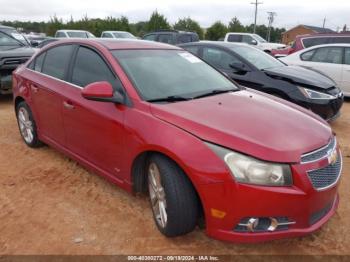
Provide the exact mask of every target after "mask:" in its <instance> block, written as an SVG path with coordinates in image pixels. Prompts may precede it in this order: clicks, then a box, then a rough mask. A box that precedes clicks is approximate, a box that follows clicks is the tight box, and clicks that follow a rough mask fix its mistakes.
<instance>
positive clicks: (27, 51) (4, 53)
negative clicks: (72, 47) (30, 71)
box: [0, 46, 35, 58]
mask: <svg viewBox="0 0 350 262" xmlns="http://www.w3.org/2000/svg"><path fill="white" fill-rule="evenodd" d="M34 53H35V50H34V49H33V48H31V47H29V46H20V47H15V46H0V58H1V57H19V56H28V57H30V56H32V55H33V54H34Z"/></svg>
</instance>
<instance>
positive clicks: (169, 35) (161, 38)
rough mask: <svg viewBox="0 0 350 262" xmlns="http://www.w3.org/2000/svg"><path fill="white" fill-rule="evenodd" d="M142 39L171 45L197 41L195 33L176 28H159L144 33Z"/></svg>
mask: <svg viewBox="0 0 350 262" xmlns="http://www.w3.org/2000/svg"><path fill="white" fill-rule="evenodd" d="M142 39H143V40H149V41H156V42H161V43H166V44H171V45H178V44H182V43H189V42H197V41H199V37H198V34H197V33H194V32H186V31H177V30H159V31H156V32H152V33H149V34H146V35H144V36H143V38H142Z"/></svg>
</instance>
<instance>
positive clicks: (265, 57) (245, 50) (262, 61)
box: [230, 45, 285, 70]
mask: <svg viewBox="0 0 350 262" xmlns="http://www.w3.org/2000/svg"><path fill="white" fill-rule="evenodd" d="M230 49H231V50H232V51H233V52H235V53H236V54H237V55H238V56H240V57H241V58H243V59H245V60H247V61H248V62H249V63H251V64H252V65H253V66H255V67H256V68H257V69H259V70H265V69H269V68H276V67H281V66H285V65H284V64H283V63H282V62H281V61H279V60H278V59H276V58H274V57H273V56H271V55H269V54H266V53H265V52H263V51H260V50H258V49H257V48H254V47H251V46H243V45H242V46H234V47H230Z"/></svg>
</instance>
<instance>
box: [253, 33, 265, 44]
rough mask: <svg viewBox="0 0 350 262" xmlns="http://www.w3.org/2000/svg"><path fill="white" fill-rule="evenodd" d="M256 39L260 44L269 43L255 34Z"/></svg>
mask: <svg viewBox="0 0 350 262" xmlns="http://www.w3.org/2000/svg"><path fill="white" fill-rule="evenodd" d="M254 38H255V39H256V40H258V41H259V42H260V43H266V42H267V41H266V40H265V39H264V38H262V37H261V36H260V35H257V34H254Z"/></svg>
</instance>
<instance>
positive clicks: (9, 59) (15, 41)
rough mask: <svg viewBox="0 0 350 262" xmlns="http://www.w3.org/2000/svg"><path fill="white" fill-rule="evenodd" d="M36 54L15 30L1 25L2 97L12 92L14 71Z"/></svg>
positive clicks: (0, 92)
mask: <svg viewBox="0 0 350 262" xmlns="http://www.w3.org/2000/svg"><path fill="white" fill-rule="evenodd" d="M34 52H35V50H34V49H33V48H31V47H30V44H29V42H28V41H27V40H26V39H25V38H24V37H23V35H21V34H20V33H18V32H17V31H16V29H15V28H13V27H8V26H2V25H0V95H4V94H10V93H11V92H12V91H11V90H12V71H13V70H15V69H16V67H17V66H19V65H20V64H22V63H25V62H26V61H27V60H28V59H29V58H30V57H31V56H32V55H33V54H34Z"/></svg>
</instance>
